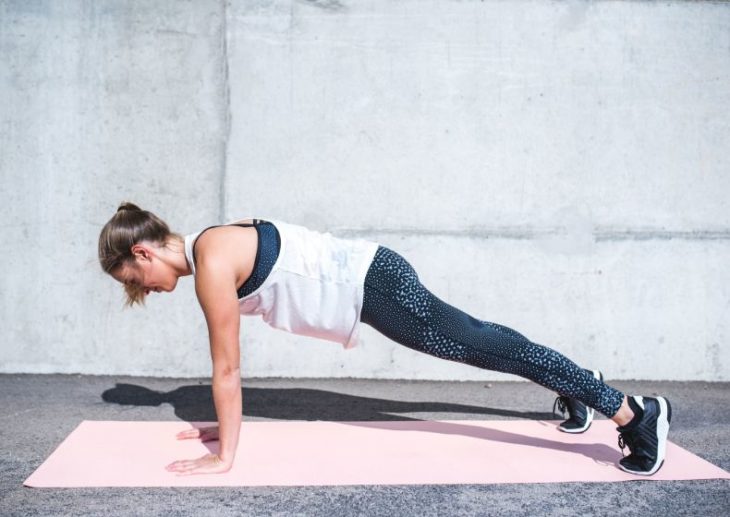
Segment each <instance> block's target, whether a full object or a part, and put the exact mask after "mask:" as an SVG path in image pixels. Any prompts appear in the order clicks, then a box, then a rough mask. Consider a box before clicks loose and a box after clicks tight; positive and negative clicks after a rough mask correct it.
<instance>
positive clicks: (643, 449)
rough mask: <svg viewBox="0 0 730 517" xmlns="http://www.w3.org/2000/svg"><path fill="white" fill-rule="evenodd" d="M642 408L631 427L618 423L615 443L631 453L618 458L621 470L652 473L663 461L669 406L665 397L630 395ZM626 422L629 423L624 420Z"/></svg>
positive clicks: (645, 474)
mask: <svg viewBox="0 0 730 517" xmlns="http://www.w3.org/2000/svg"><path fill="white" fill-rule="evenodd" d="M631 398H633V399H634V401H635V402H636V404H637V405H638V406H639V407H641V408H642V409H643V411H644V413H643V415H642V417H641V420H639V421H638V422H637V423H636V424H635V425H634V426H632V427H631V428H630V429H627V428H626V427H622V426H618V427H617V428H616V430H617V431H618V432H619V436H618V446H619V447H621V452H622V453H623V451H624V447H626V446H628V448H629V451H631V454H629V455H628V456H624V457H623V458H621V459H620V460H619V466H620V467H621V470H625V471H626V472H630V473H632V474H638V475H640V476H651V475H652V474H654V473H655V472H656V471H658V470H659V469H660V468H661V467H662V465H663V464H664V455H665V453H666V450H667V435H668V434H669V423H670V422H671V421H672V406H671V405H670V404H669V401H668V400H667V399H665V398H664V397H656V398H653V397H640V396H633V395H632V397H631ZM627 425H628V424H627Z"/></svg>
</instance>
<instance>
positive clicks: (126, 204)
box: [117, 201, 142, 212]
mask: <svg viewBox="0 0 730 517" xmlns="http://www.w3.org/2000/svg"><path fill="white" fill-rule="evenodd" d="M122 210H130V211H141V210H142V209H141V208H140V207H138V206H137V205H135V204H134V203H130V202H129V201H125V202H123V203H122V204H121V205H119V208H117V212H121V211H122Z"/></svg>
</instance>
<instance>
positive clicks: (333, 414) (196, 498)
mask: <svg viewBox="0 0 730 517" xmlns="http://www.w3.org/2000/svg"><path fill="white" fill-rule="evenodd" d="M607 382H608V383H609V384H610V385H611V386H614V387H615V388H617V389H619V390H621V391H623V392H624V393H627V394H632V395H633V394H640V395H648V396H652V395H657V394H659V395H662V396H665V397H667V398H668V399H669V400H670V401H671V403H672V409H673V415H672V427H671V430H670V434H669V439H670V440H671V441H672V442H674V443H676V444H678V445H680V446H682V447H684V448H685V449H687V450H689V451H691V452H692V453H694V454H697V455H698V456H700V457H702V458H704V459H706V460H707V461H710V462H711V463H714V464H715V465H717V466H719V467H722V468H724V469H725V470H728V471H730V411H728V410H729V409H730V383H725V382H723V383H710V382H668V381H661V382H657V381H611V380H610V379H608V380H607ZM242 385H243V419H244V420H246V421H270V420H334V421H346V420H349V421H353V420H361V421H364V420H409V419H422V420H439V419H443V420H470V419H473V420H498V419H499V420H501V419H505V420H514V419H538V420H544V419H550V420H552V419H557V418H558V416H556V415H553V414H552V407H553V401H554V399H555V394H554V393H552V392H550V391H548V390H547V389H545V388H543V387H541V386H539V385H537V384H534V383H531V382H524V381H512V382H488V383H487V382H475V381H469V382H444V381H412V380H368V379H243V381H242ZM0 408H2V412H1V413H0V414H2V416H3V425H2V426H0V438H2V442H1V443H2V448H0V516H23V517H25V516H34V515H64V516H65V515H107V516H115V517H116V516H124V515H135V516H138V515H165V516H177V515H196V516H197V515H216V516H218V515H223V516H227V515H255V516H259V515H262V516H263V515H267V516H268V515H274V516H286V515H306V516H310V515H326V516H338V517H339V516H346V515H383V516H409V515H418V516H424V515H439V516H441V515H443V516H449V515H509V516H515V515H530V516H533V515H650V514H651V515H661V516H664V515H672V516H673V515H702V516H714V515H718V516H719V515H722V516H727V515H730V481H729V480H718V479H715V480H694V481H651V480H647V479H644V478H641V479H637V480H636V481H628V482H616V483H538V484H499V485H382V486H315V487H240V488H238V487H219V488H189V487H175V488H160V487H153V488H81V489H77V488H62V489H53V488H30V487H24V486H23V485H22V483H23V480H25V479H26V478H27V477H28V476H29V475H30V474H31V473H32V472H33V471H34V470H35V469H36V468H38V466H40V464H41V463H43V461H45V459H46V458H47V457H48V456H49V455H50V454H51V453H52V452H53V450H55V448H56V447H57V446H58V445H59V444H60V443H61V442H62V441H63V440H64V439H65V438H66V436H68V434H69V433H70V432H71V431H72V430H73V429H74V428H76V426H77V425H78V424H79V423H80V422H81V421H82V420H136V421H144V420H183V421H206V420H211V421H212V420H216V417H215V408H214V406H213V401H212V397H211V388H210V379H209V378H208V379H189V378H186V379H173V378H150V377H127V376H88V375H29V374H0ZM596 418H597V419H604V418H605V417H604V416H603V415H600V414H597V416H596ZM617 460H618V458H617ZM88 467H89V468H91V469H93V465H89V466H88ZM496 467H497V466H496V465H489V463H488V462H485V468H496Z"/></svg>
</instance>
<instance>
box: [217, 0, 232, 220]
mask: <svg viewBox="0 0 730 517" xmlns="http://www.w3.org/2000/svg"><path fill="white" fill-rule="evenodd" d="M221 3H222V17H221V52H222V56H221V59H222V66H223V117H224V119H223V142H222V149H221V153H222V156H221V168H220V178H219V181H220V185H219V192H218V198H219V199H218V202H219V203H220V205H219V207H218V220H219V223H220V224H223V223H225V222H226V220H227V219H226V218H227V216H226V176H227V173H228V142H229V141H230V137H231V87H230V80H229V66H228V0H222V2H221Z"/></svg>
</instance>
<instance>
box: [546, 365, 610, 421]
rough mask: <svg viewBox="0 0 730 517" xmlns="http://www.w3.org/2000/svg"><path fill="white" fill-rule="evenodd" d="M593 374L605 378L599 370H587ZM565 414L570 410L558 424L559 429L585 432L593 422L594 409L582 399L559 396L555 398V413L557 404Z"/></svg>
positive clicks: (597, 377)
mask: <svg viewBox="0 0 730 517" xmlns="http://www.w3.org/2000/svg"><path fill="white" fill-rule="evenodd" d="M586 371H587V372H590V373H592V374H593V377H595V378H596V379H599V380H601V381H602V380H603V374H602V373H601V372H600V371H598V370H586ZM556 405H557V406H558V409H559V410H560V412H561V413H563V416H565V412H566V410H567V412H568V419H567V420H566V421H565V422H562V423H561V424H560V425H558V429H559V430H561V431H563V432H564V433H584V432H586V431H587V430H588V428H589V427H590V426H591V422H593V415H594V410H593V408H592V407H590V406H586V405H585V404H583V403H582V402H581V401H580V400H578V399H574V398H570V397H566V396H564V395H561V396H559V397H558V398H556V399H555V403H554V404H553V413H555V406H556Z"/></svg>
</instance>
